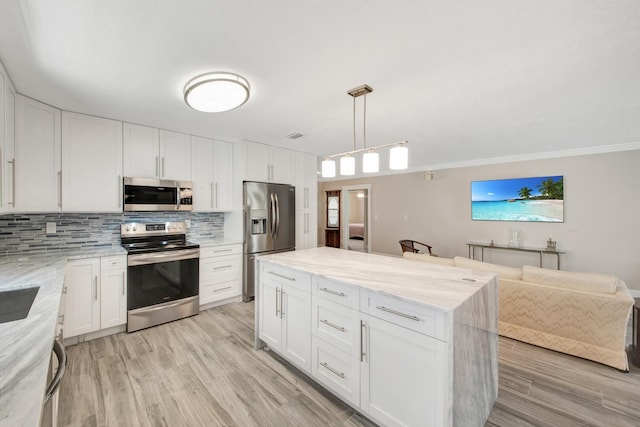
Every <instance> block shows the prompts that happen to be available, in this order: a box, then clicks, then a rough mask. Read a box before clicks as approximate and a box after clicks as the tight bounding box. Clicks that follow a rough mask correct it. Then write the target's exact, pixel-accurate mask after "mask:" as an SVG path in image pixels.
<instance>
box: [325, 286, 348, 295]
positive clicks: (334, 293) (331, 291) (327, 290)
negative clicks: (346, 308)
mask: <svg viewBox="0 0 640 427" xmlns="http://www.w3.org/2000/svg"><path fill="white" fill-rule="evenodd" d="M320 290H321V291H323V292H328V293H330V294H333V295H338V296H339V297H346V296H347V294H345V293H344V292H338V291H334V290H333V289H329V288H320Z"/></svg>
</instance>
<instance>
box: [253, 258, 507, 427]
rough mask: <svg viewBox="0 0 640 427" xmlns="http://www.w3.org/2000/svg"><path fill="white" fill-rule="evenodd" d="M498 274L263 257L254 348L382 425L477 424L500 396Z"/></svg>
mask: <svg viewBox="0 0 640 427" xmlns="http://www.w3.org/2000/svg"><path fill="white" fill-rule="evenodd" d="M497 296H498V293H497V280H496V277H495V276H494V275H493V274H489V273H478V272H472V271H471V270H468V269H461V268H454V267H449V266H439V265H432V264H426V263H420V262H416V261H411V260H406V259H403V258H399V257H392V256H383V255H374V254H368V253H360V252H353V251H346V250H342V249H335V248H327V247H323V248H315V249H307V250H303V251H295V252H285V253H279V254H274V255H267V256H263V257H260V258H259V277H258V286H257V294H256V345H257V347H258V348H262V347H267V348H268V349H270V350H272V351H274V352H276V353H278V354H279V355H280V356H282V357H283V358H285V359H286V360H287V361H288V362H290V363H291V364H293V365H294V366H296V367H297V368H299V369H301V370H302V371H303V372H304V373H306V374H307V375H309V376H311V377H312V378H313V379H314V380H315V381H317V382H318V383H320V384H321V385H323V386H324V387H325V388H327V389H328V390H329V391H331V392H333V393H334V394H335V395H336V396H338V397H340V398H341V399H342V400H343V401H345V402H347V403H348V404H350V405H351V406H353V407H354V408H356V409H358V410H359V411H361V412H362V413H363V414H364V415H366V416H367V417H369V418H371V419H372V420H373V421H376V422H378V423H380V424H381V425H386V426H394V425H398V426H399V425H405V426H438V427H439V426H472V425H473V426H482V425H484V423H485V421H486V419H487V417H488V416H489V413H490V411H491V408H492V406H493V403H494V402H495V400H496V398H497V393H498V334H497V325H498V308H497Z"/></svg>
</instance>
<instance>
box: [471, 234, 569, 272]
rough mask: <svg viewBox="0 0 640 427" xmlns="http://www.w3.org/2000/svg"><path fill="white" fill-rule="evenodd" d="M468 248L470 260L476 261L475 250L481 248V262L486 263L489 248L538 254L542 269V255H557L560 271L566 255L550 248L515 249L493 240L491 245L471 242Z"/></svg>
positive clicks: (557, 264)
mask: <svg viewBox="0 0 640 427" xmlns="http://www.w3.org/2000/svg"><path fill="white" fill-rule="evenodd" d="M467 246H468V247H469V259H476V258H475V253H476V251H475V248H480V261H484V249H485V248H488V249H506V250H511V251H521V252H533V253H537V254H539V256H540V261H539V264H540V267H542V255H545V254H548V255H555V256H556V270H560V254H564V253H565V251H561V250H557V249H554V250H549V249H548V248H535V247H524V246H523V247H514V246H511V245H500V244H497V243H494V242H493V240H492V241H491V243H477V242H469V243H467Z"/></svg>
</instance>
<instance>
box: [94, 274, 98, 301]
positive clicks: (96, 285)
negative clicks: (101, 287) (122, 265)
mask: <svg viewBox="0 0 640 427" xmlns="http://www.w3.org/2000/svg"><path fill="white" fill-rule="evenodd" d="M93 289H94V290H95V292H96V295H95V300H96V301H98V276H94V277H93Z"/></svg>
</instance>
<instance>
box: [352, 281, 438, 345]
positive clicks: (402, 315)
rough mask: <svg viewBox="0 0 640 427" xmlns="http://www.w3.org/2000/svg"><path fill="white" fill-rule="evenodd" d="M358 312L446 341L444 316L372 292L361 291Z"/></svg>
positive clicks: (434, 311)
mask: <svg viewBox="0 0 640 427" xmlns="http://www.w3.org/2000/svg"><path fill="white" fill-rule="evenodd" d="M360 310H361V311H362V312H364V313H368V314H369V315H371V316H373V317H377V318H378V319H382V320H386V321H388V322H391V323H394V324H396V325H399V326H403V327H405V328H407V329H410V330H412V331H416V332H418V333H421V334H424V335H428V336H430V337H433V338H437V339H439V340H442V341H447V340H448V338H447V323H446V314H445V313H443V312H441V311H437V310H434V309H433V308H431V307H427V306H423V305H421V304H417V303H410V302H406V301H402V300H399V299H398V298H394V297H390V296H387V295H384V294H380V293H377V292H372V291H362V292H361V300H360Z"/></svg>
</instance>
